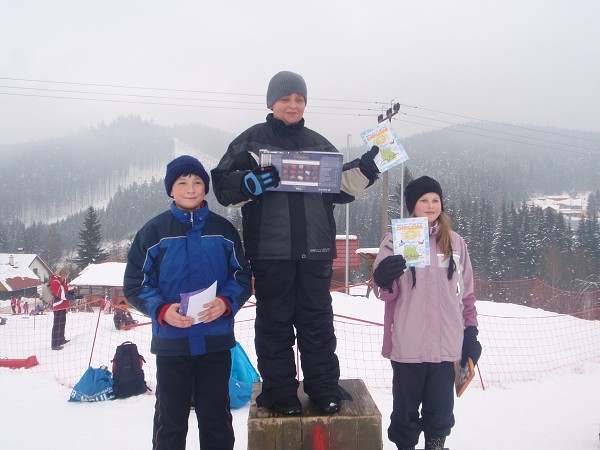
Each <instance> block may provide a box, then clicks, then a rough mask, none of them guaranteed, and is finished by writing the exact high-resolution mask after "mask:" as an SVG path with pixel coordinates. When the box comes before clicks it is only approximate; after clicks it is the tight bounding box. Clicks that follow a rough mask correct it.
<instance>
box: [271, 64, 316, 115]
mask: <svg viewBox="0 0 600 450" xmlns="http://www.w3.org/2000/svg"><path fill="white" fill-rule="evenodd" d="M291 94H300V95H301V96H302V97H304V101H305V102H307V101H308V98H307V97H306V83H305V82H304V78H302V77H301V76H300V75H298V74H297V73H294V72H288V71H285V70H284V71H282V72H279V73H277V74H275V76H274V77H273V78H271V81H269V88H268V89H267V108H271V107H272V106H273V104H274V103H275V102H276V101H277V100H279V99H280V98H281V97H285V96H286V95H291Z"/></svg>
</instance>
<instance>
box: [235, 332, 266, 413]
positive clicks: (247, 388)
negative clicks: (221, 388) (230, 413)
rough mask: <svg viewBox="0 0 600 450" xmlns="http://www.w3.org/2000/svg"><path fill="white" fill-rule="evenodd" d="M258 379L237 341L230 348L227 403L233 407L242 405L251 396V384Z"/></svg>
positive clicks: (236, 407)
mask: <svg viewBox="0 0 600 450" xmlns="http://www.w3.org/2000/svg"><path fill="white" fill-rule="evenodd" d="M257 381H260V377H259V376H258V372H257V371H256V369H255V368H254V366H253V365H252V363H251V362H250V359H249V358H248V355H247V354H246V352H245V351H244V348H243V347H242V346H241V345H240V343H239V342H236V343H235V347H233V348H232V349H231V375H230V377H229V400H230V402H229V404H230V406H231V407H232V408H233V409H238V408H241V407H243V406H244V405H245V404H246V403H248V402H249V401H250V398H251V397H252V385H253V384H254V383H255V382H257Z"/></svg>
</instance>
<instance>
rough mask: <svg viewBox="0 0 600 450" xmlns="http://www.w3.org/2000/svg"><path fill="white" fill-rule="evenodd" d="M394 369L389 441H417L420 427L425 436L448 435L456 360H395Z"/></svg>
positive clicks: (408, 443) (402, 444) (451, 423)
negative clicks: (406, 361) (409, 361)
mask: <svg viewBox="0 0 600 450" xmlns="http://www.w3.org/2000/svg"><path fill="white" fill-rule="evenodd" d="M392 369H393V371H394V375H393V381H392V393H393V397H394V406H393V410H392V415H391V417H390V426H389V428H388V437H389V439H390V441H392V442H393V443H395V444H396V445H397V446H398V448H404V447H412V446H415V445H417V443H418V442H419V436H420V434H421V431H424V432H425V437H426V438H427V437H434V436H435V437H442V436H443V437H445V436H448V435H449V434H450V430H451V429H452V427H453V426H454V413H453V410H454V363H452V362H441V363H399V362H396V361H392ZM419 406H420V407H421V417H419Z"/></svg>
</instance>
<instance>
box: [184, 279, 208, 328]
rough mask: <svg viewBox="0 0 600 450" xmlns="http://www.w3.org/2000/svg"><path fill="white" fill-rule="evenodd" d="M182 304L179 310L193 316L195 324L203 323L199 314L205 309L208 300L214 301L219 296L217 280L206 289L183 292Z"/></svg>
mask: <svg viewBox="0 0 600 450" xmlns="http://www.w3.org/2000/svg"><path fill="white" fill-rule="evenodd" d="M180 296H181V305H180V307H179V312H180V313H181V314H183V315H185V316H188V317H192V318H193V319H194V325H195V324H197V323H202V321H201V320H199V319H198V314H199V313H200V312H202V311H203V310H204V309H206V308H204V305H205V304H206V303H208V302H212V301H213V300H214V299H215V298H216V296H217V282H216V281H215V282H214V283H213V284H211V285H210V286H209V287H207V288H206V289H201V290H199V291H194V292H189V293H187V294H181V295H180Z"/></svg>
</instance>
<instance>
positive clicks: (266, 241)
mask: <svg viewBox="0 0 600 450" xmlns="http://www.w3.org/2000/svg"><path fill="white" fill-rule="evenodd" d="M306 102H307V88H306V83H305V82H304V79H303V78H302V77H301V76H300V75H298V74H296V73H293V72H286V71H284V72H279V73H277V74H276V75H275V76H273V78H272V79H271V81H270V82H269V86H268V89H267V108H269V109H271V110H272V111H273V112H272V113H271V114H269V115H268V116H267V120H266V122H263V123H259V124H256V125H254V126H252V127H250V128H249V129H247V130H246V131H244V132H243V133H242V134H241V135H239V136H238V137H237V138H236V139H234V140H233V142H231V144H230V145H229V148H228V149H227V152H226V153H225V155H224V156H223V158H222V159H221V161H220V162H219V164H218V166H217V167H216V168H215V169H213V171H212V179H213V183H214V191H215V195H216V197H217V200H218V201H219V202H220V203H221V204H222V205H225V206H231V207H241V208H242V217H243V235H244V247H245V251H246V257H247V258H248V259H249V260H250V265H251V267H252V273H253V275H254V288H255V292H256V300H257V305H256V323H255V333H256V337H255V341H254V342H255V346H256V353H257V358H258V369H259V371H260V374H261V376H262V379H263V384H262V392H261V394H260V395H259V396H258V398H257V404H258V405H259V406H263V407H269V408H272V409H273V410H275V411H277V412H279V413H281V414H288V415H289V414H300V413H301V412H302V405H301V403H300V400H299V399H298V396H297V390H298V381H297V380H296V364H295V358H294V351H293V346H294V341H295V338H296V335H295V334H294V327H295V329H296V333H297V338H298V348H299V350H300V354H301V363H302V371H303V373H304V391H305V392H306V394H308V396H309V397H310V398H311V400H312V401H313V402H314V403H315V404H316V406H317V407H318V408H319V409H320V410H321V411H323V412H325V413H335V412H337V411H339V409H340V405H341V401H342V399H343V397H344V393H343V391H342V390H341V388H340V387H339V385H338V381H339V375H340V369H339V361H338V358H337V355H336V354H335V349H336V337H335V333H334V327H333V310H332V305H331V303H332V300H331V295H330V293H329V288H330V286H331V277H332V272H333V271H332V263H333V259H334V258H335V257H336V248H335V235H336V225H335V221H334V217H333V207H334V204H335V203H349V202H351V201H353V200H355V199H356V198H358V197H360V196H361V195H362V194H363V193H364V192H365V190H366V189H367V188H368V187H369V186H371V185H372V184H373V183H374V182H375V180H376V179H377V177H378V173H379V170H378V169H377V166H376V165H375V163H374V161H373V159H374V158H375V155H376V154H377V153H378V151H379V149H378V148H377V147H374V148H373V149H371V150H370V151H368V152H366V153H365V154H364V155H362V157H361V158H360V159H356V160H354V161H352V162H349V163H347V164H345V165H344V167H343V174H342V183H341V192H340V193H338V194H328V193H301V192H281V191H273V189H275V188H276V187H277V186H278V184H279V181H280V178H279V174H278V172H277V170H276V168H275V167H273V166H266V167H261V166H260V165H259V164H258V160H259V150H260V149H269V150H286V151H319V152H335V153H337V152H338V151H337V149H336V148H335V147H334V146H333V145H332V144H331V143H330V142H329V141H328V140H327V139H325V138H324V137H323V136H321V135H320V134H318V133H316V132H314V131H312V130H310V129H308V128H306V127H305V126H304V118H303V116H304V109H305V107H306Z"/></svg>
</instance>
